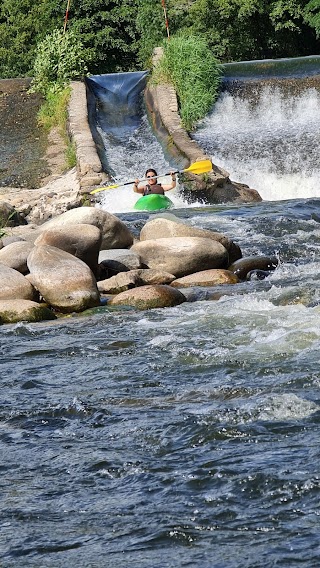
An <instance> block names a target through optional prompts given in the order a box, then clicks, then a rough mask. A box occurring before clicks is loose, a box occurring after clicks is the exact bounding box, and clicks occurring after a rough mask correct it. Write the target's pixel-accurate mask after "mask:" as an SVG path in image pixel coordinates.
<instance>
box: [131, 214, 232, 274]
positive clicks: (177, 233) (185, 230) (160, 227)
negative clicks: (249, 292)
mask: <svg viewBox="0 0 320 568" xmlns="http://www.w3.org/2000/svg"><path fill="white" fill-rule="evenodd" d="M169 237H200V238H205V239H212V240H213V241H218V243H221V244H222V245H223V246H224V247H225V248H226V249H227V251H228V254H229V262H230V264H231V263H232V262H234V261H235V260H237V259H239V258H241V256H242V254H241V250H240V248H239V246H238V245H236V244H235V243H234V242H233V241H232V240H231V239H230V238H229V237H228V236H226V235H224V234H222V233H219V232H218V231H209V230H207V229H199V228H197V227H192V226H191V225H187V224H186V223H183V222H181V220H180V219H179V220H178V219H177V221H175V220H174V219H168V218H165V217H158V218H156V219H152V220H151V221H148V222H147V223H146V224H145V225H144V227H143V228H142V229H141V232H140V240H141V241H145V240H153V239H163V238H169Z"/></svg>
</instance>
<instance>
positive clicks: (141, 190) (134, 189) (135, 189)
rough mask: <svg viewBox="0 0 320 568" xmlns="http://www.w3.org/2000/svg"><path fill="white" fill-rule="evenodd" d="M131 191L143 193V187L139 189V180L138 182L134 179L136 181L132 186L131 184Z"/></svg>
mask: <svg viewBox="0 0 320 568" xmlns="http://www.w3.org/2000/svg"><path fill="white" fill-rule="evenodd" d="M133 191H134V192H135V193H143V192H144V186H143V187H139V180H138V179H136V180H135V181H134V184H133Z"/></svg>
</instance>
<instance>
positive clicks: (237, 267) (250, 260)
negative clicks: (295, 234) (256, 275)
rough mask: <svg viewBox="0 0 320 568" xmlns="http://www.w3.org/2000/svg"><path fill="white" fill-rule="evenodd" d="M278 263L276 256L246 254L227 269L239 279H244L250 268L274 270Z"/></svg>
mask: <svg viewBox="0 0 320 568" xmlns="http://www.w3.org/2000/svg"><path fill="white" fill-rule="evenodd" d="M278 265H279V259H278V258H277V257H276V256H247V257H244V258H241V259H239V260H236V261H235V262H233V263H232V264H231V265H230V266H229V267H228V270H230V271H231V272H234V274H236V275H237V276H238V278H239V280H245V279H246V277H247V274H248V272H251V271H252V270H267V271H270V270H275V269H276V268H277V266H278Z"/></svg>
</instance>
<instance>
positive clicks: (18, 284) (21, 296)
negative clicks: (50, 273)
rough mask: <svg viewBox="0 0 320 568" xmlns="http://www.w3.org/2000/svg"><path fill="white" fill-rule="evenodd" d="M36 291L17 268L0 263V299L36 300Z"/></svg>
mask: <svg viewBox="0 0 320 568" xmlns="http://www.w3.org/2000/svg"><path fill="white" fill-rule="evenodd" d="M36 299H37V293H36V291H35V289H34V287H33V286H32V285H31V284H30V282H29V281H28V280H27V279H26V278H25V277H24V276H23V275H22V274H21V273H20V272H18V271H17V270H14V269H13V268H10V267H9V266H6V265H5V264H0V300H36Z"/></svg>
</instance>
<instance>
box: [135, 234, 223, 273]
mask: <svg viewBox="0 0 320 568" xmlns="http://www.w3.org/2000/svg"><path fill="white" fill-rule="evenodd" d="M131 250H134V252H136V253H137V254H139V256H140V257H141V260H142V262H143V264H145V265H146V266H148V267H149V268H154V269H158V270H162V271H164V272H169V273H170V274H173V275H174V276H175V277H176V278H179V277H181V276H186V275H187V274H192V273H194V272H199V271H200V270H207V269H210V268H226V267H227V265H228V258H229V257H228V252H227V250H226V248H225V247H224V246H223V245H222V244H221V243H218V241H215V240H212V239H204V238H200V237H172V238H161V239H156V240H149V241H140V242H139V243H136V244H134V245H133V246H132V248H131Z"/></svg>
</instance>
